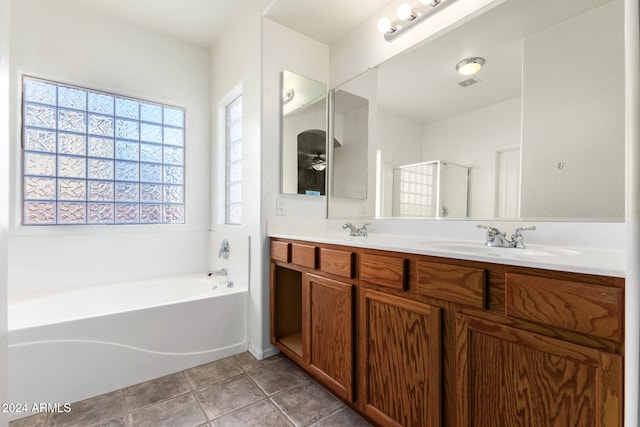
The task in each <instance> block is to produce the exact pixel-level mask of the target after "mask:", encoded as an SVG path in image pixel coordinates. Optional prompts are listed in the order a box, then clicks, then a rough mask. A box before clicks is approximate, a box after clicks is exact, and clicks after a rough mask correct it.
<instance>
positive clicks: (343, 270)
mask: <svg viewBox="0 0 640 427" xmlns="http://www.w3.org/2000/svg"><path fill="white" fill-rule="evenodd" d="M353 259H354V254H353V252H351V251H342V250H338V249H328V248H320V271H322V272H324V273H329V274H335V275H336V276H340V277H346V278H348V279H351V278H353V273H354V268H353Z"/></svg>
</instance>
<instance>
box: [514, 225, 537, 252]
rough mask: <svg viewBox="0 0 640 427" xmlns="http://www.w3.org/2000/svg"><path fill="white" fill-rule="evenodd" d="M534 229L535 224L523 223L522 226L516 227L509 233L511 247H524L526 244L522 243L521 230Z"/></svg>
mask: <svg viewBox="0 0 640 427" xmlns="http://www.w3.org/2000/svg"><path fill="white" fill-rule="evenodd" d="M535 229H536V226H535V225H524V226H522V227H518V228H516V229H515V230H514V231H513V234H512V235H511V247H512V248H522V249H526V247H527V246H526V245H525V244H524V237H523V236H522V232H523V231H527V230H535Z"/></svg>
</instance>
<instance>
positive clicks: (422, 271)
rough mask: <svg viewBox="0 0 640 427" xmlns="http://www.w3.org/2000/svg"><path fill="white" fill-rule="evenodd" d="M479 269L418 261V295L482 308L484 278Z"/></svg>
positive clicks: (484, 288)
mask: <svg viewBox="0 0 640 427" xmlns="http://www.w3.org/2000/svg"><path fill="white" fill-rule="evenodd" d="M485 276H486V274H485V270H484V269H481V268H471V267H462V266H459V265H451V264H440V263H435V262H428V261H418V293H419V294H422V295H426V296H429V297H433V298H439V299H443V300H446V301H451V302H456V303H460V304H464V305H468V306H471V307H478V308H484V306H485V300H486V298H485V291H486V278H485Z"/></svg>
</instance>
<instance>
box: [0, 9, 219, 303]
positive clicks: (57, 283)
mask: <svg viewBox="0 0 640 427" xmlns="http://www.w3.org/2000/svg"><path fill="white" fill-rule="evenodd" d="M11 27H12V32H11V51H10V52H11V74H10V79H11V91H10V96H11V101H10V108H11V110H10V123H11V128H10V129H11V140H12V144H11V155H10V158H11V168H12V169H11V173H10V185H11V212H10V214H11V228H10V237H9V283H10V292H21V291H28V290H37V289H45V288H58V287H64V286H83V285H90V284H96V283H109V282H112V281H118V280H128V279H136V278H140V277H155V276H163V275H167V274H176V273H182V272H194V271H204V270H205V269H206V268H207V252H208V248H207V244H208V233H207V231H208V227H209V193H210V191H209V180H208V179H207V176H208V175H209V172H208V170H209V168H208V159H209V115H210V114H209V96H208V92H209V53H208V51H207V50H206V49H203V48H200V47H195V46H192V45H189V44H186V43H184V42H181V41H177V40H175V39H172V38H169V37H166V36H163V35H160V34H157V33H152V32H149V31H145V30H142V29H140V28H137V27H133V26H131V25H129V24H126V23H124V22H120V21H114V20H111V19H109V18H106V17H105V16H101V15H96V14H92V13H89V12H86V11H84V10H83V9H82V8H79V7H69V6H66V4H65V3H64V2H49V1H46V0H20V1H17V2H13V4H12V10H11ZM23 73H24V74H29V75H33V76H37V77H43V78H49V79H53V80H57V81H62V82H68V83H71V84H77V85H80V86H85V87H89V88H95V89H100V90H105V91H110V92H115V93H120V94H125V95H129V96H133V97H139V98H142V99H148V100H151V101H158V102H162V103H168V104H173V105H177V106H181V107H184V108H186V117H187V122H186V135H187V139H186V159H185V162H186V167H187V173H186V177H185V181H186V185H187V189H186V224H185V225H149V226H139V225H135V226H100V227H98V226H68V227H61V226H52V227H21V226H20V225H19V223H20V210H21V207H20V204H21V203H20V198H21V192H20V182H21V180H20V174H21V167H20V150H19V141H20V124H21V119H20V91H21V87H20V86H21V81H20V77H21V74H23Z"/></svg>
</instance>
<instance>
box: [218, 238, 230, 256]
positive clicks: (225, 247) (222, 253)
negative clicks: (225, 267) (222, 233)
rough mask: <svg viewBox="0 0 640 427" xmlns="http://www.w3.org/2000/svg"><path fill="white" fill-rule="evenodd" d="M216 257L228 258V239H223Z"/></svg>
mask: <svg viewBox="0 0 640 427" xmlns="http://www.w3.org/2000/svg"><path fill="white" fill-rule="evenodd" d="M218 258H224V259H229V241H228V240H227V239H224V240H223V241H222V243H220V249H218Z"/></svg>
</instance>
